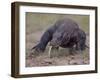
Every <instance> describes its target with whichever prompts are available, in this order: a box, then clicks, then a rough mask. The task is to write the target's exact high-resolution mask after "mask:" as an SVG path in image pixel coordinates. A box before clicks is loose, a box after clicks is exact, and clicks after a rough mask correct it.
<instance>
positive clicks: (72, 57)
mask: <svg viewBox="0 0 100 80" xmlns="http://www.w3.org/2000/svg"><path fill="white" fill-rule="evenodd" d="M65 17H69V18H71V19H73V20H75V21H76V22H77V23H78V24H79V25H80V27H81V29H83V30H84V31H85V32H86V33H87V34H89V27H88V26H89V16H81V15H57V14H37V13H36V14H35V13H27V14H26V60H25V61H26V67H40V66H61V65H86V64H89V60H90V59H89V56H90V54H89V49H86V50H84V51H83V52H81V53H79V52H78V53H77V52H73V54H70V53H69V51H68V49H66V48H60V49H59V50H58V51H53V52H52V51H51V56H52V57H51V58H50V56H49V54H48V50H49V45H48V46H47V47H46V50H45V52H44V53H34V50H32V51H31V48H32V47H33V46H35V45H36V44H38V42H39V40H40V38H41V36H42V35H43V33H44V31H45V30H46V29H47V28H48V27H50V26H52V24H54V23H55V22H56V21H57V20H59V19H61V18H65ZM86 44H87V45H89V35H88V36H87V40H86Z"/></svg>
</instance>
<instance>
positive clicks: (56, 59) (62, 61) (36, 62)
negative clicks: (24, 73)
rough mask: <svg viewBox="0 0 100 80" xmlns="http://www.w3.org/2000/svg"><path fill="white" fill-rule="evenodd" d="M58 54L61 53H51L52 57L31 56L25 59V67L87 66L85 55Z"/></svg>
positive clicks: (45, 54) (44, 54)
mask: <svg viewBox="0 0 100 80" xmlns="http://www.w3.org/2000/svg"><path fill="white" fill-rule="evenodd" d="M59 52H61V51H58V53H52V54H51V55H52V57H50V56H49V55H48V53H39V54H31V55H29V56H28V57H27V58H26V67H40V66H61V65H82V64H89V54H87V53H75V54H68V53H66V52H68V51H67V50H63V51H62V53H59Z"/></svg>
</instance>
